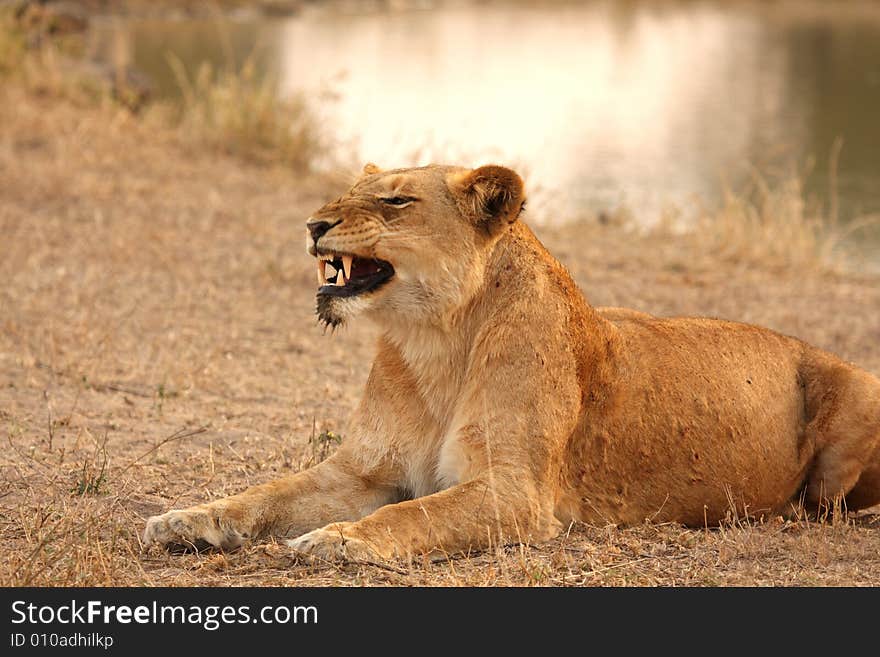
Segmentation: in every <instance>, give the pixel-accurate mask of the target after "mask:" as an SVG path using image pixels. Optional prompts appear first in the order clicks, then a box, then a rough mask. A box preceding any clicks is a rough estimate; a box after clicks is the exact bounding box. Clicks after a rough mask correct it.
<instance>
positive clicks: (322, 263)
mask: <svg viewBox="0 0 880 657" xmlns="http://www.w3.org/2000/svg"><path fill="white" fill-rule="evenodd" d="M326 269H327V261H326V260H318V285H327V277H326V276H325V275H324V270H326Z"/></svg>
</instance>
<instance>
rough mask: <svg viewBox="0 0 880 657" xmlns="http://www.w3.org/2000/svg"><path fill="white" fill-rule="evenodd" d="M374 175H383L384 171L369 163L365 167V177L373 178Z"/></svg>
mask: <svg viewBox="0 0 880 657" xmlns="http://www.w3.org/2000/svg"><path fill="white" fill-rule="evenodd" d="M374 173H382V169H381V168H379V167H378V166H377V165H375V164H373V163H372V162H367V163H366V164H365V165H364V175H367V176H371V175H373V174H374Z"/></svg>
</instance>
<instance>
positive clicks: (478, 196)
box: [448, 164, 526, 235]
mask: <svg viewBox="0 0 880 657" xmlns="http://www.w3.org/2000/svg"><path fill="white" fill-rule="evenodd" d="M448 184H449V189H450V190H451V191H452V192H453V195H454V196H455V197H456V198H457V199H458V200H459V206H460V207H461V208H462V210H463V211H464V212H465V213H466V214H467V215H469V216H470V217H471V218H472V219H473V220H474V222H475V223H476V224H477V225H478V226H480V227H481V228H483V229H484V230H485V231H486V232H487V233H489V234H490V235H496V234H498V233H500V232H501V231H502V230H503V229H505V228H507V226H509V225H510V224H512V223H513V222H514V221H516V219H517V217H519V213H520V212H521V211H522V208H523V205H524V204H525V201H526V197H525V190H524V186H523V181H522V178H520V177H519V175H518V174H517V173H516V171H514V170H512V169H508V168H506V167H501V166H497V165H494V164H489V165H487V166H483V167H480V168H479V169H474V170H472V171H465V172H461V173H454V174H451V175H450V177H449V179H448Z"/></svg>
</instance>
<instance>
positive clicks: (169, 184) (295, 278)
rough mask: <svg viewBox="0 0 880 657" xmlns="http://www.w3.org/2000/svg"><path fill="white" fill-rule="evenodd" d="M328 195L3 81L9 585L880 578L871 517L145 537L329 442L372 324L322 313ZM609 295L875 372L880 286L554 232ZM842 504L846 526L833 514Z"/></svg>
mask: <svg viewBox="0 0 880 657" xmlns="http://www.w3.org/2000/svg"><path fill="white" fill-rule="evenodd" d="M332 191H333V190H330V189H328V188H327V186H326V185H324V184H321V182H320V181H317V180H311V179H309V180H302V179H300V178H297V177H295V176H294V175H292V174H290V173H288V172H286V171H283V170H280V169H271V168H259V167H256V166H254V165H251V164H247V163H243V162H241V161H238V160H234V159H229V158H226V157H223V156H220V155H217V154H216V153H211V152H207V151H204V150H192V147H190V146H187V145H186V142H184V141H178V139H177V138H176V137H175V136H174V134H172V133H170V132H166V131H163V130H161V129H158V128H152V127H150V126H149V124H147V123H145V122H143V121H140V120H137V119H134V118H132V117H131V116H129V115H128V114H126V113H125V112H123V111H119V110H114V109H107V108H105V109H88V108H83V107H76V106H74V105H71V104H70V103H66V102H62V101H60V100H58V99H54V98H51V97H35V96H32V95H27V94H25V93H24V92H22V91H19V90H17V89H16V88H15V87H14V86H6V87H4V88H3V89H2V91H0V280H2V281H3V285H2V286H0V440H2V441H4V444H3V450H2V453H0V537H2V540H3V543H4V546H5V549H4V550H3V551H2V553H0V584H4V585H24V584H33V585H257V584H258V585H275V584H278V585H327V584H341V585H348V584H352V585H356V584H395V585H404V584H406V585H412V584H415V585H423V584H430V585H435V584H436V585H497V584H541V585H583V584H588V585H632V584H635V585H656V584H667V585H668V584H671V585H730V584H736V585H764V584H780V585H799V584H833V585H841V584H845V585H861V584H871V585H877V584H880V516H877V515H874V514H871V513H863V514H860V515H859V516H857V517H850V518H849V519H848V520H845V519H843V518H841V517H835V518H833V519H829V522H826V523H809V522H806V521H787V522H783V521H781V520H778V521H769V522H767V523H758V522H753V521H738V522H732V523H731V524H730V525H728V526H725V527H723V528H720V529H709V530H688V529H683V528H681V527H677V526H674V525H659V526H657V525H654V526H652V525H646V526H643V527H637V528H633V529H626V530H619V529H616V528H614V527H589V526H582V525H575V526H573V527H571V529H570V531H569V532H568V533H567V534H566V535H565V536H564V537H561V538H559V539H557V540H554V541H551V542H550V543H547V544H544V545H540V546H535V547H521V546H517V547H509V548H504V549H499V550H496V551H492V552H489V553H483V554H479V555H472V556H470V557H463V558H458V559H454V560H452V561H444V562H438V563H430V562H425V563H411V564H398V565H391V566H388V567H387V568H386V567H380V566H375V565H346V566H339V565H331V564H323V565H308V564H302V563H298V562H297V561H296V560H295V559H294V558H292V557H291V556H289V555H288V553H287V552H286V551H285V550H284V549H283V548H282V547H281V546H279V545H274V544H271V543H259V544H256V545H253V546H250V547H247V548H245V549H242V550H240V551H238V552H235V553H231V554H211V553H207V554H201V555H169V554H166V553H165V552H163V551H161V550H158V549H151V550H148V551H144V550H143V549H142V547H141V544H140V539H139V536H140V534H141V533H142V531H143V526H144V520H145V518H146V517H148V516H150V515H152V514H155V513H157V512H160V511H163V510H166V509H168V508H170V507H179V506H183V505H188V504H191V503H195V502H199V501H202V500H205V499H212V498H216V497H220V496H224V495H228V494H231V493H233V492H237V491H239V490H241V489H243V488H244V487H246V486H248V485H251V484H255V483H259V482H263V481H266V480H269V479H272V478H274V477H278V476H280V475H284V474H286V473H289V472H293V471H296V470H297V469H299V468H302V467H306V466H307V465H309V464H311V463H313V462H315V461H317V460H319V459H321V458H323V457H325V456H326V453H327V452H328V451H329V450H332V449H333V447H334V446H333V445H332V444H323V443H321V442H320V441H315V440H310V438H311V437H313V436H317V435H318V434H320V433H321V432H324V431H333V432H335V433H337V434H340V435H342V436H343V439H344V436H345V430H346V418H347V417H348V415H349V413H350V411H351V410H352V408H353V406H354V404H355V403H356V400H357V398H358V395H359V392H360V389H361V387H362V386H363V383H364V381H365V378H366V374H367V370H368V364H369V362H370V360H371V353H372V349H373V341H374V339H375V331H374V329H373V328H372V327H370V326H368V325H366V324H364V325H355V326H351V327H349V328H346V329H344V330H342V331H338V332H336V333H335V334H332V335H331V334H329V333H326V334H325V332H324V331H323V330H322V329H321V328H320V327H319V326H318V324H317V322H316V320H315V319H314V315H313V305H314V274H313V268H312V263H311V261H310V259H309V258H308V257H307V256H306V254H305V252H304V248H303V241H304V240H303V237H304V231H303V221H304V218H305V217H306V216H307V214H308V213H309V211H310V210H312V209H314V208H316V207H318V206H319V205H321V204H322V203H323V202H324V201H325V200H326V199H327V198H328V197H329V196H330V195H332ZM539 234H540V236H541V237H542V238H543V239H544V241H545V242H546V244H547V245H548V246H549V248H550V249H551V251H552V252H554V253H555V254H556V255H557V256H558V257H559V258H560V259H561V260H562V261H563V262H564V263H565V264H566V265H567V266H568V267H569V268H570V269H571V271H572V273H573V275H574V276H575V278H576V280H577V282H578V283H579V285H580V286H581V287H582V289H583V290H584V291H585V293H586V294H587V296H588V298H589V299H590V300H591V301H592V302H593V303H595V304H597V305H624V306H631V307H635V308H639V309H642V310H646V311H649V312H653V313H657V314H662V315H671V314H700V315H711V316H718V317H725V318H731V319H739V320H744V321H748V322H753V323H759V324H763V325H766V326H769V327H772V328H774V329H777V330H780V331H783V332H786V333H790V334H794V335H797V336H799V337H802V338H804V339H806V340H808V341H811V342H813V343H815V344H817V345H819V346H821V347H824V348H827V349H830V350H832V351H835V352H837V353H838V354H840V355H841V356H843V357H845V358H847V359H851V360H853V361H856V362H857V363H859V364H860V365H862V366H864V367H865V368H867V369H869V370H871V371H873V372H874V373H880V279H878V278H875V277H871V276H868V275H867V274H866V275H859V274H853V273H849V274H840V273H833V272H829V271H825V270H822V269H821V268H811V269H808V270H788V269H781V268H779V267H774V266H772V263H767V264H766V265H761V264H756V263H754V262H745V261H742V262H738V261H736V260H727V261H725V262H723V263H720V262H718V261H717V260H716V259H715V258H714V257H713V254H712V253H709V252H706V251H705V250H704V249H703V248H701V247H700V243H699V241H693V240H681V239H676V238H675V237H672V236H665V235H654V236H649V237H645V236H638V235H635V234H633V233H630V232H627V231H625V230H622V229H620V228H616V227H613V226H600V225H598V224H596V223H591V222H581V223H579V224H576V225H572V226H569V227H566V228H555V229H550V228H544V229H540V230H539ZM831 520H833V522H832V521H831Z"/></svg>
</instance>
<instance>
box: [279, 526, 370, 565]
mask: <svg viewBox="0 0 880 657" xmlns="http://www.w3.org/2000/svg"><path fill="white" fill-rule="evenodd" d="M350 526H351V525H350V524H349V523H337V524H335V525H328V526H327V527H323V528H321V529H315V530H313V531H310V532H309V533H308V534H303V535H302V536H300V537H299V538H294V539H291V540H289V541H287V545H288V546H289V547H291V548H293V549H294V550H296V551H297V552H299V553H301V554H305V555H308V556H310V557H313V558H317V559H322V560H325V561H359V560H367V561H370V560H373V559H380V558H382V555H380V554H379V553H378V552H377V551H376V550H374V549H373V548H372V547H370V546H369V545H367V543H365V542H364V541H362V540H361V539H359V538H355V537H353V536H351V533H352V532H351V531H350V530H349V527H350Z"/></svg>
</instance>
